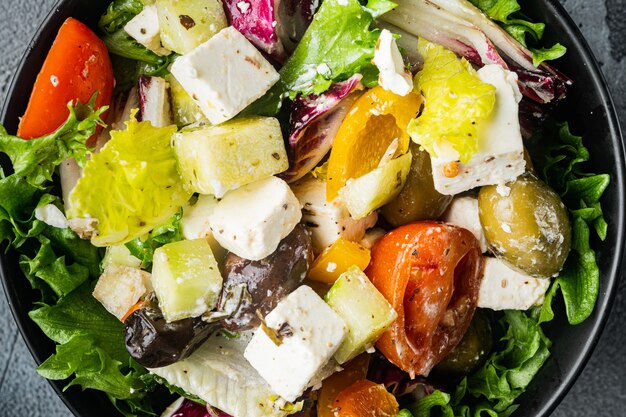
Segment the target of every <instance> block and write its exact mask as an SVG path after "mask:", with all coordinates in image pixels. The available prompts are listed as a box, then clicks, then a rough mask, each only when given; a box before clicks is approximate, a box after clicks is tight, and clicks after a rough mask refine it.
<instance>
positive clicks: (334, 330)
mask: <svg viewBox="0 0 626 417" xmlns="http://www.w3.org/2000/svg"><path fill="white" fill-rule="evenodd" d="M265 325H266V326H267V329H269V330H267V329H266V330H264V329H263V328H262V327H259V328H258V329H257V330H256V331H255V333H254V336H253V337H252V340H251V341H250V343H249V344H248V347H246V350H245V352H244V357H245V358H246V359H247V360H248V362H250V364H251V365H252V366H253V367H254V369H256V370H257V371H258V373H259V374H260V375H261V377H263V379H265V380H266V381H267V383H268V384H269V385H270V387H271V388H272V390H273V391H275V392H276V393H277V394H278V395H280V396H281V397H283V398H284V399H285V400H287V401H295V400H296V399H297V398H298V397H299V396H300V395H302V393H303V392H304V390H305V389H306V388H307V387H308V386H309V385H310V382H311V381H312V380H313V379H314V378H315V376H316V375H317V374H318V372H319V371H320V370H321V369H322V368H323V367H324V365H325V364H326V363H327V362H328V361H329V360H330V359H331V358H332V356H333V354H334V353H335V351H336V350H337V349H338V348H339V345H340V344H341V342H342V341H343V339H344V338H345V336H346V325H345V323H344V322H343V320H342V319H341V317H339V315H337V313H335V312H334V311H333V310H332V309H331V308H330V307H329V306H328V305H327V304H326V303H325V302H324V300H322V299H321V298H320V296H319V295H317V294H316V293H315V291H313V290H312V289H311V288H310V287H307V286H302V287H299V288H298V289H297V290H295V291H294V292H292V293H291V294H289V295H288V296H287V297H286V298H285V299H283V300H282V301H281V302H280V303H278V305H277V306H276V308H275V309H274V310H272V311H271V312H270V313H269V314H268V315H267V316H266V317H265ZM266 331H275V332H277V334H278V335H282V336H280V337H281V343H280V344H276V343H275V341H274V340H273V339H272V338H270V336H268V334H267V333H266Z"/></svg>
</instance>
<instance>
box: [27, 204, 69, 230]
mask: <svg viewBox="0 0 626 417" xmlns="http://www.w3.org/2000/svg"><path fill="white" fill-rule="evenodd" d="M35 218H36V219H37V220H39V221H42V222H44V223H45V224H47V225H48V226H52V227H56V228H59V229H66V228H67V227H69V225H70V224H69V222H68V221H67V217H65V214H63V212H62V211H61V210H60V209H59V208H58V207H57V206H55V205H54V204H46V205H45V206H41V207H37V208H36V209H35Z"/></svg>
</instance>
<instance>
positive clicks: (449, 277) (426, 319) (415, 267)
mask: <svg viewBox="0 0 626 417" xmlns="http://www.w3.org/2000/svg"><path fill="white" fill-rule="evenodd" d="M481 255H482V254H481V250H480V244H479V242H478V241H477V240H476V238H475V237H474V235H472V233H471V232H470V231H468V230H465V229H462V228H460V227H456V226H453V225H448V224H443V223H435V222H419V223H413V224H408V225H405V226H402V227H400V228H398V229H395V230H393V231H391V232H389V233H388V234H386V235H385V236H384V237H383V238H382V239H380V240H379V241H378V242H377V243H376V245H375V246H374V248H373V250H372V260H371V262H370V265H369V267H368V268H367V270H366V271H365V272H366V274H367V276H368V277H369V278H370V280H371V281H372V283H373V284H374V285H375V286H376V288H378V290H379V291H380V292H381V293H382V294H383V295H384V296H385V297H386V298H387V300H388V301H389V302H390V303H391V305H393V307H394V308H395V309H396V311H397V313H398V319H397V320H396V321H395V322H394V324H393V325H392V326H391V328H390V329H389V330H387V331H386V332H385V333H384V334H383V336H382V337H381V338H380V339H379V340H378V342H377V343H376V347H377V348H378V349H379V350H380V351H381V352H382V353H383V354H384V355H385V356H386V357H387V359H388V360H389V361H391V362H392V363H393V364H394V365H396V366H397V367H399V368H401V369H402V370H404V371H405V372H407V373H409V375H410V376H411V377H414V376H415V375H424V376H426V375H428V373H429V372H430V370H431V369H432V368H433V367H434V366H435V365H436V364H437V363H438V362H439V361H441V360H442V359H443V358H444V357H445V356H446V355H447V354H448V353H449V352H450V351H451V350H452V349H453V348H454V347H455V346H456V345H457V344H458V343H459V342H460V341H461V339H462V338H463V335H464V334H465V332H466V330H467V328H468V327H469V324H470V322H471V320H472V316H473V315H474V311H475V309H476V303H477V300H478V291H479V288H480V282H481V279H482V268H483V261H482V256H481Z"/></svg>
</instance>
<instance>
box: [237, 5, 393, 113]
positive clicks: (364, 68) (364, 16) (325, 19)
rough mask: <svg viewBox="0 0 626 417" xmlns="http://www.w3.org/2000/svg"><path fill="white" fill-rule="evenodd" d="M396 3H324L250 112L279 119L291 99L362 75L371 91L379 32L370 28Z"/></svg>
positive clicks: (250, 108)
mask: <svg viewBox="0 0 626 417" xmlns="http://www.w3.org/2000/svg"><path fill="white" fill-rule="evenodd" d="M395 6H396V5H395V3H392V2H391V1H388V0H369V1H368V2H367V4H366V5H365V6H362V5H361V3H360V2H359V0H325V1H324V2H322V5H321V6H320V8H319V10H318V11H317V13H316V14H315V17H314V18H313V22H312V23H311V25H310V26H309V27H308V29H307V31H306V32H305V34H304V36H303V38H302V40H301V41H300V43H299V44H298V46H297V47H296V50H295V51H294V52H293V55H291V57H290V58H289V59H288V60H287V62H286V63H285V65H284V66H283V67H282V68H281V70H280V80H279V81H278V83H276V84H275V85H274V87H272V88H271V89H270V91H269V92H268V93H267V94H266V95H265V96H263V97H261V98H260V99H259V100H258V101H257V102H255V103H253V104H251V106H250V107H249V108H248V109H247V110H246V113H247V114H257V115H258V114H262V115H268V116H271V115H275V114H276V113H278V110H279V109H280V106H281V103H282V100H283V99H284V98H286V97H290V98H292V99H293V98H295V97H296V96H297V95H298V94H302V95H309V94H321V93H323V92H324V91H326V90H328V88H329V87H330V85H331V84H332V83H333V82H335V81H343V80H347V79H348V78H350V77H351V76H352V75H354V74H357V73H360V74H362V75H363V79H362V83H363V84H364V85H365V86H367V87H373V86H374V85H376V82H377V77H378V70H377V69H376V66H374V64H372V59H373V58H374V50H375V48H376V42H377V41H378V36H379V35H380V29H374V28H370V26H371V24H372V22H373V21H374V19H375V18H377V17H378V16H380V15H382V14H384V13H386V12H388V11H390V10H391V9H393V8H394V7H395Z"/></svg>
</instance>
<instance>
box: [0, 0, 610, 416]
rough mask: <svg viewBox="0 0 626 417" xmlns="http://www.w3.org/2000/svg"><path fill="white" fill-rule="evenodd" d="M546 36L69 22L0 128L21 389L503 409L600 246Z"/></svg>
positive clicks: (445, 1) (200, 20) (474, 25)
mask: <svg viewBox="0 0 626 417" xmlns="http://www.w3.org/2000/svg"><path fill="white" fill-rule="evenodd" d="M544 29H545V27H544V25H543V24H542V23H537V22H533V21H532V20H530V19H529V18H528V17H527V16H525V15H524V13H523V11H521V10H520V5H519V4H518V3H517V1H516V0H486V1H483V0H470V1H468V0H395V1H394V2H391V1H389V0H367V1H365V0H321V1H318V0H114V1H112V2H111V3H110V4H109V5H108V8H107V9H106V11H105V13H104V14H103V15H102V16H101V18H100V21H99V24H98V26H97V27H94V28H89V27H87V26H86V25H85V24H83V23H81V22H80V21H79V20H77V19H74V18H69V19H67V20H66V21H65V22H64V23H63V25H62V26H61V27H60V28H59V30H58V35H57V37H56V40H55V41H54V43H53V45H52V46H51V48H50V51H49V53H48V56H47V58H46V60H45V63H44V65H43V67H42V69H41V71H40V73H39V76H38V78H37V81H36V83H35V85H34V87H33V91H32V95H31V97H30V101H29V103H28V107H27V109H26V111H25V113H24V115H23V117H22V118H21V120H20V124H19V129H18V131H17V132H16V135H15V136H13V135H11V134H9V133H8V132H7V131H6V130H5V129H4V128H0V152H3V153H5V154H6V155H7V156H8V157H9V158H10V160H11V162H12V169H8V168H7V169H6V170H5V172H4V173H3V174H2V176H1V178H0V196H1V198H0V241H2V242H4V243H5V244H7V245H8V247H9V249H10V250H11V251H12V252H11V253H13V254H15V256H16V257H18V258H19V265H20V267H21V269H22V271H23V272H24V275H25V276H26V278H28V280H29V281H30V283H31V284H32V287H33V288H34V289H35V290H38V293H39V294H40V297H41V298H40V302H39V303H37V304H36V305H34V306H33V309H32V311H31V312H30V318H31V319H32V320H33V321H34V322H35V323H36V324H37V325H38V326H39V327H40V328H41V330H42V332H43V333H44V334H45V335H46V336H47V337H49V338H50V339H51V340H53V341H54V342H55V343H56V353H55V354H53V355H52V356H50V358H48V359H47V360H46V361H45V362H43V363H42V364H41V365H40V366H39V367H38V372H39V373H40V374H41V375H42V376H43V377H45V378H49V379H53V380H65V381H66V382H67V386H66V388H70V387H72V386H78V387H80V388H81V389H93V390H99V391H102V392H103V393H104V394H105V395H106V396H107V397H108V398H109V399H110V400H111V402H112V403H113V404H114V406H115V407H116V408H117V410H119V412H120V413H121V414H122V415H125V416H149V415H163V416H169V417H172V416H176V417H200V416H224V417H227V416H228V417H285V416H288V415H299V416H315V415H317V416H319V417H396V416H402V417H422V416H464V417H470V416H478V415H481V416H484V415H489V416H509V415H511V414H513V413H514V412H515V410H516V408H517V407H518V405H517V398H518V397H519V396H520V395H521V394H522V393H523V392H524V391H525V390H526V388H527V387H528V385H529V384H530V383H531V381H532V380H533V378H534V376H535V375H536V374H537V372H538V371H539V370H540V368H541V367H542V365H543V364H544V363H545V362H546V360H547V359H548V357H549V355H550V346H551V342H550V340H549V339H548V337H546V335H545V334H544V332H543V330H542V323H545V322H548V321H550V320H552V319H553V317H554V312H553V311H552V302H553V299H554V298H555V297H557V296H558V297H561V298H562V299H563V301H564V304H565V307H566V311H565V313H566V315H567V319H568V320H569V322H570V323H571V324H578V323H581V322H582V321H584V320H585V319H586V318H587V317H588V316H589V315H590V314H591V313H592V311H593V308H594V304H595V301H596V298H597V296H598V291H599V286H600V273H599V269H598V265H597V263H596V257H595V252H594V250H593V249H592V248H591V246H590V238H592V237H593V236H592V235H597V237H599V238H600V240H603V239H604V238H605V236H606V232H607V228H608V225H607V223H606V221H605V220H604V217H603V215H602V208H601V204H600V199H601V196H602V194H603V192H604V190H605V189H606V188H607V186H608V184H609V182H610V178H609V176H608V175H606V174H591V173H589V172H587V171H586V170H585V162H586V161H587V160H588V159H589V152H588V151H587V149H586V148H585V146H584V145H583V141H582V138H581V137H578V136H576V135H574V134H572V133H571V132H570V130H569V126H568V124H567V123H566V122H564V121H557V120H555V119H554V118H553V116H552V115H553V114H554V113H553V110H554V109H555V108H557V107H558V105H559V101H560V100H562V99H563V98H564V97H565V96H566V94H567V90H568V88H569V87H570V86H571V85H572V83H573V81H572V80H571V79H570V78H568V77H567V76H566V75H564V74H563V73H561V72H560V71H559V70H557V69H556V68H555V67H554V66H552V65H551V64H549V63H548V61H550V60H554V59H557V58H559V57H561V56H562V55H563V54H565V53H566V49H565V47H563V46H562V45H560V44H556V45H553V46H548V47H545V46H543V47H542V44H541V37H542V35H543V32H544ZM14 279H23V278H22V277H14Z"/></svg>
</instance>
